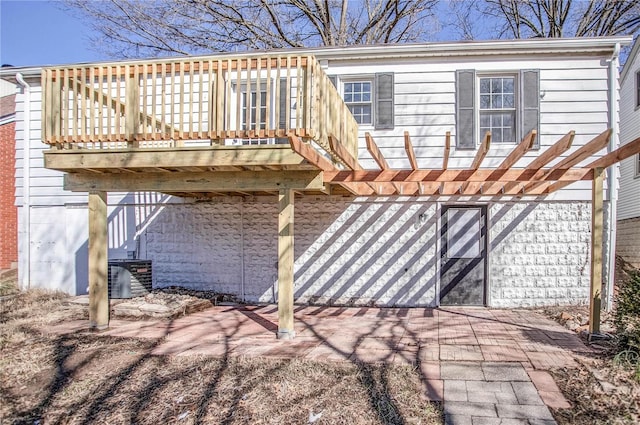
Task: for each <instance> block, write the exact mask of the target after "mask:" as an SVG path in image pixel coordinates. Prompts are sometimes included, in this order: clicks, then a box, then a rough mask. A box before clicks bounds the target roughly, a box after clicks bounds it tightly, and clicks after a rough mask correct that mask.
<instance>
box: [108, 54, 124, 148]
mask: <svg viewBox="0 0 640 425" xmlns="http://www.w3.org/2000/svg"><path fill="white" fill-rule="evenodd" d="M113 71H114V74H115V84H114V85H115V87H114V89H115V99H116V101H117V102H116V107H115V108H114V110H115V119H114V127H113V133H114V137H113V139H112V140H114V141H115V140H120V139H121V136H120V133H121V131H120V106H118V105H120V103H121V102H120V99H121V93H120V81H122V78H121V74H122V66H120V65H118V66H116V67H115V68H114V70H113ZM110 88H111V84H109V89H110ZM109 107H111V105H109Z"/></svg>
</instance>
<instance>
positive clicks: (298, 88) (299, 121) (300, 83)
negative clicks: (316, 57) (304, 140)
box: [296, 56, 304, 134]
mask: <svg viewBox="0 0 640 425" xmlns="http://www.w3.org/2000/svg"><path fill="white" fill-rule="evenodd" d="M303 90H304V86H303V76H302V58H301V57H300V56H298V57H296V134H300V128H301V127H302V111H303V110H304V106H303V105H302V92H303Z"/></svg>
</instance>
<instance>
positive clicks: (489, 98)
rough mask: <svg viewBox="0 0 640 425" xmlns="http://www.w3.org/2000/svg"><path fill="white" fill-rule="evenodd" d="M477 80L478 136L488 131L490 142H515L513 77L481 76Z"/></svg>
mask: <svg viewBox="0 0 640 425" xmlns="http://www.w3.org/2000/svg"><path fill="white" fill-rule="evenodd" d="M479 82H480V105H479V109H478V115H479V122H480V138H482V137H483V135H484V134H485V133H486V132H487V131H490V132H491V142H492V143H515V141H516V139H515V135H516V102H515V101H516V95H515V77H481V78H480V80H479Z"/></svg>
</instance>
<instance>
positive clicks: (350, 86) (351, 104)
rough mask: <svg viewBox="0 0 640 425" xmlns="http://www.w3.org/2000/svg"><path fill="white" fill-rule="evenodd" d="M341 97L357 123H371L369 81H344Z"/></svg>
mask: <svg viewBox="0 0 640 425" xmlns="http://www.w3.org/2000/svg"><path fill="white" fill-rule="evenodd" d="M343 98H344V103H345V104H346V105H347V107H348V108H349V110H350V111H351V115H353V117H354V118H355V120H356V122H357V123H358V124H364V125H371V124H373V95H372V83H371V81H346V82H345V83H344V86H343Z"/></svg>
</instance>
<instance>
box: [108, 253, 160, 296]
mask: <svg viewBox="0 0 640 425" xmlns="http://www.w3.org/2000/svg"><path fill="white" fill-rule="evenodd" d="M108 282H109V298H132V297H140V296H143V295H146V294H148V293H149V292H151V289H152V280H151V260H112V261H109V271H108Z"/></svg>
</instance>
